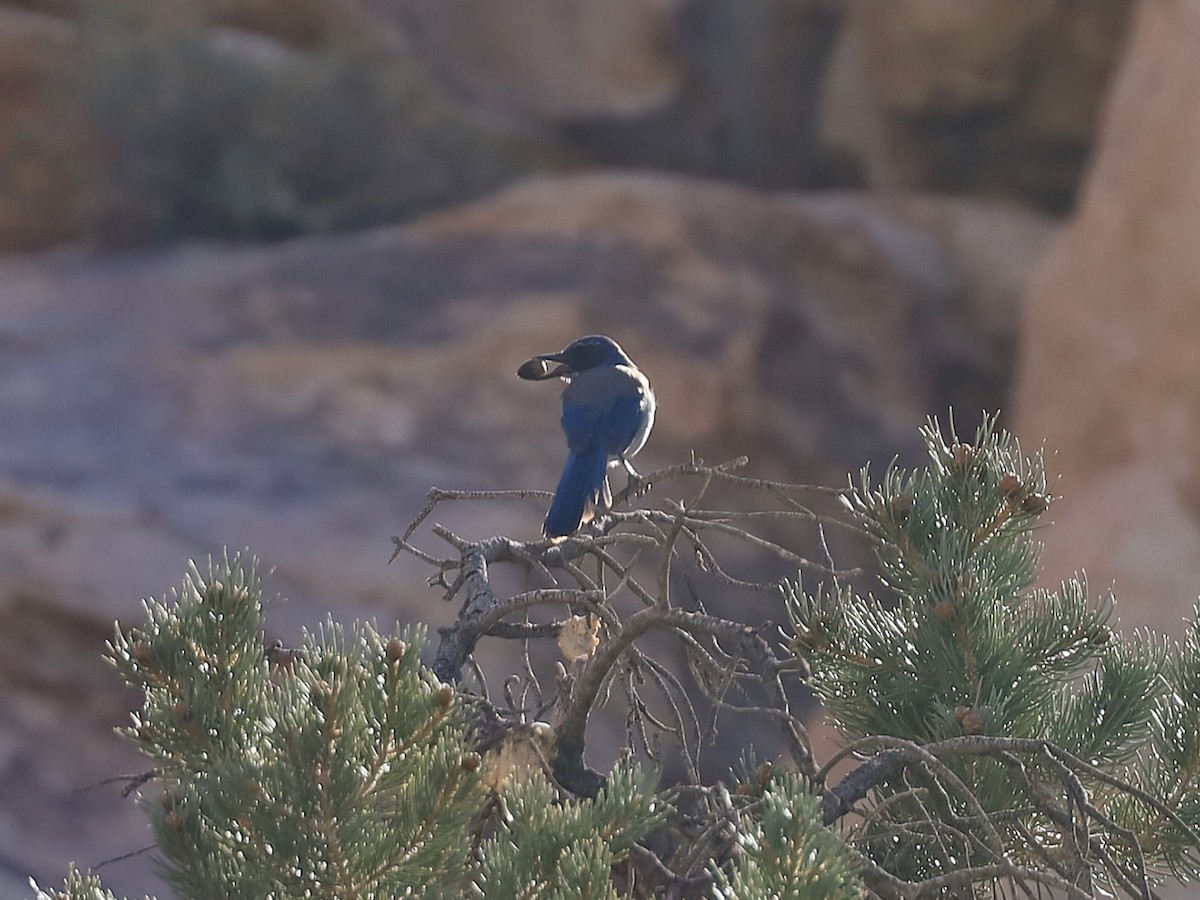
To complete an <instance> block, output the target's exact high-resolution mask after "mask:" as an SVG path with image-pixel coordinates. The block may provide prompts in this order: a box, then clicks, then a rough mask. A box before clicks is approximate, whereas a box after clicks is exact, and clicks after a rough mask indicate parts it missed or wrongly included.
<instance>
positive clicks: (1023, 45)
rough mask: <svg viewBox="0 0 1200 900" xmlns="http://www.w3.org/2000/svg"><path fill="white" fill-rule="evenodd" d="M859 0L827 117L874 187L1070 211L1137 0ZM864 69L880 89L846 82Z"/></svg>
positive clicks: (828, 128) (827, 128)
mask: <svg viewBox="0 0 1200 900" xmlns="http://www.w3.org/2000/svg"><path fill="white" fill-rule="evenodd" d="M849 8H850V11H851V15H850V27H849V28H848V29H847V30H846V33H845V34H844V36H843V38H842V41H841V46H840V48H839V51H838V53H837V54H836V56H835V59H836V60H837V61H838V66H837V67H836V68H835V69H834V70H833V71H834V75H835V76H838V77H834V78H831V79H830V81H829V82H828V86H829V93H828V95H827V98H826V103H825V111H824V124H823V126H822V127H823V131H824V133H826V134H827V135H829V137H830V138H831V139H832V140H833V141H835V143H837V144H838V145H839V146H842V147H845V148H847V149H849V150H850V151H851V152H853V153H854V154H855V155H857V156H858V157H859V158H860V159H861V160H862V161H863V163H864V165H865V168H866V170H867V171H868V173H869V174H870V176H871V178H872V183H873V184H877V185H882V186H896V185H900V186H904V187H909V188H914V187H921V188H927V189H928V188H935V189H940V190H946V189H948V190H954V191H969V192H972V193H978V192H984V193H988V194H1001V195H1005V196H1012V197H1016V198H1019V199H1021V200H1024V201H1032V202H1033V203H1034V204H1036V205H1038V206H1039V207H1042V208H1047V209H1051V210H1063V209H1067V208H1069V206H1070V203H1071V198H1072V197H1073V195H1074V191H1075V188H1076V186H1077V184H1078V181H1079V179H1080V178H1081V176H1082V172H1083V166H1084V163H1085V161H1086V159H1087V154H1088V150H1089V148H1090V147H1091V143H1092V140H1093V135H1094V132H1095V128H1096V123H1097V117H1098V115H1099V110H1100V105H1101V103H1102V100H1103V98H1104V96H1105V93H1106V90H1107V87H1108V83H1109V78H1110V75H1111V72H1112V70H1113V67H1114V66H1115V65H1116V62H1117V60H1118V58H1119V54H1120V51H1121V48H1122V46H1123V43H1124V40H1125V36H1126V34H1127V27H1128V26H1127V22H1128V16H1129V10H1130V9H1131V8H1132V2H1131V0H1094V2H1088V3H1069V2H1063V0H1028V2H1021V3H1012V2H1007V0H964V2H957V0H897V2H891V0H889V2H886V3H879V2H875V0H852V2H851V3H850V5H849ZM858 72H861V73H862V78H864V79H865V81H866V82H867V84H868V86H869V87H870V89H871V97H870V99H867V98H864V97H863V96H862V93H861V91H859V90H858V89H857V87H856V86H855V85H854V84H853V83H849V84H848V83H847V77H846V76H847V73H858ZM864 122H867V123H871V126H872V127H871V128H869V129H867V128H865V127H864Z"/></svg>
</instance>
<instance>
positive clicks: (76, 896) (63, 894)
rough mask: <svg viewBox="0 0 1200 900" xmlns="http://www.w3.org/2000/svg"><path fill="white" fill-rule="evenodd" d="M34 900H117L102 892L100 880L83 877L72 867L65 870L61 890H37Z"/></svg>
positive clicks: (107, 892) (108, 893)
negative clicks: (65, 876)
mask: <svg viewBox="0 0 1200 900" xmlns="http://www.w3.org/2000/svg"><path fill="white" fill-rule="evenodd" d="M34 888H35V889H36V890H37V894H35V895H34V900H117V898H116V896H115V895H114V894H112V893H110V892H109V891H106V890H104V888H103V887H102V886H101V885H100V879H99V878H97V877H96V876H95V875H85V874H84V873H82V872H80V871H79V870H78V869H77V868H75V866H74V865H72V866H71V867H70V869H68V870H67V878H66V880H65V881H64V882H63V886H62V889H61V890H57V889H56V890H52V891H48V890H45V889H44V888H38V887H37V886H36V885H34Z"/></svg>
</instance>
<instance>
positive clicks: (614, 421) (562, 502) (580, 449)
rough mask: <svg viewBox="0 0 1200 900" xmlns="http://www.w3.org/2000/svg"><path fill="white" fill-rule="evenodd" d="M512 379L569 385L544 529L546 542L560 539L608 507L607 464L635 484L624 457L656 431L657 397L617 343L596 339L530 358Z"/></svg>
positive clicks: (593, 337)
mask: <svg viewBox="0 0 1200 900" xmlns="http://www.w3.org/2000/svg"><path fill="white" fill-rule="evenodd" d="M552 364H553V365H552ZM517 375H519V376H520V377H521V378H525V379H527V380H531V381H542V380H544V379H547V378H561V379H563V380H564V381H566V382H567V386H566V387H565V388H564V389H563V393H562V430H563V433H564V434H565V435H566V436H567V448H568V450H569V452H568V454H567V463H566V465H565V466H564V467H563V473H562V477H561V478H560V479H559V480H558V487H557V488H556V489H555V491H554V500H553V501H552V502H551V503H550V511H549V512H547V513H546V521H545V522H544V523H543V525H542V532H543V533H544V534H545V535H546V537H550V538H556V537H563V536H565V535H568V534H572V533H574V532H575V531H577V530H578V529H579V526H580V525H582V524H584V523H585V522H588V521H590V520H591V519H592V518H593V517H594V516H595V515H596V513H597V512H602V511H603V510H606V509H608V508H609V507H611V506H612V492H611V490H610V489H609V486H608V465H609V463H610V462H620V463H621V465H623V466H624V467H625V470H626V471H627V472H629V477H630V478H631V479H636V478H638V474H637V472H635V471H634V468H633V466H632V465H630V463H629V457H631V456H633V455H634V454H635V453H637V452H638V451H639V450H641V449H642V445H643V444H645V443H646V438H647V437H649V435H650V429H651V427H653V425H654V393H653V392H652V391H651V390H650V382H649V381H648V380H647V379H646V376H645V375H643V374H642V373H641V372H640V371H639V370H638V367H637V366H635V365H634V364H633V360H631V359H630V358H629V357H628V356H626V355H625V351H624V350H622V349H621V348H620V347H619V346H618V345H617V342H616V341H614V340H613V339H612V338H607V337H604V336H603V335H599V334H592V335H588V336H587V337H581V338H580V339H579V340H577V341H574V342H573V343H572V344H570V345H569V346H568V347H567V348H566V349H565V350H561V351H560V352H558V353H546V354H544V355H542V356H535V357H534V358H533V359H531V360H529V361H528V362H526V363H524V364H523V365H522V366H521V368H519V369H518V370H517Z"/></svg>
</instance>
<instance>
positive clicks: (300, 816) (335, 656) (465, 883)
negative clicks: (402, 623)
mask: <svg viewBox="0 0 1200 900" xmlns="http://www.w3.org/2000/svg"><path fill="white" fill-rule="evenodd" d="M261 592H262V586H261V583H260V581H259V578H258V575H257V572H256V567H255V565H254V563H253V562H252V561H244V560H243V559H242V558H241V557H238V556H235V557H233V558H232V559H228V558H227V559H225V560H223V561H222V562H221V563H220V564H217V565H214V564H211V563H210V565H209V568H208V570H207V571H206V572H205V573H201V572H200V571H198V570H197V569H195V567H193V569H192V571H191V572H190V573H189V576H188V577H187V578H186V579H185V580H184V582H183V585H182V587H181V588H180V589H179V590H178V591H177V592H176V594H175V595H174V597H173V599H171V600H169V601H162V602H158V601H148V602H146V603H145V604H144V605H145V609H146V621H145V623H144V624H142V625H140V626H137V627H134V628H129V629H127V630H122V629H120V628H118V629H117V631H116V634H115V636H114V638H113V640H112V642H111V644H110V657H111V659H112V661H113V662H114V664H115V665H116V667H117V669H118V670H119V671H120V672H121V674H122V675H123V676H124V678H125V680H126V681H127V682H128V683H129V684H131V685H133V686H136V687H138V688H140V689H141V690H142V691H143V692H144V694H145V701H144V703H143V706H142V708H141V710H140V711H139V712H137V713H136V714H135V715H134V721H133V725H132V726H131V727H130V728H128V729H127V730H126V731H127V734H128V736H129V737H130V738H131V739H132V740H134V741H135V742H136V743H137V745H138V747H139V748H140V749H141V750H142V752H144V753H145V754H146V755H147V756H148V757H149V758H150V759H151V760H152V761H153V762H154V764H155V766H156V773H155V774H156V776H157V781H156V782H155V783H156V784H158V785H161V788H155V789H144V793H143V796H142V804H143V806H144V808H145V810H146V812H147V814H148V815H149V817H150V819H151V822H152V824H153V827H154V832H155V837H156V840H157V845H158V850H159V852H160V853H161V855H162V856H163V858H164V861H165V864H166V865H165V868H166V872H167V875H168V878H169V879H170V881H171V882H172V884H173V885H174V886H175V887H176V889H177V890H178V891H179V893H180V895H181V896H184V897H189V898H209V897H212V898H217V897H227V896H229V895H230V886H231V885H236V886H237V895H238V896H247V897H261V898H293V897H296V898H298V897H369V896H378V897H402V896H422V897H439V896H443V897H463V896H468V895H473V896H487V897H508V896H512V897H517V896H521V897H580V898H585V897H610V896H615V893H614V889H613V887H612V883H611V868H612V866H613V865H614V864H615V863H616V862H618V861H619V860H621V859H622V858H624V857H625V856H626V854H627V853H628V852H629V848H630V847H631V846H632V845H633V843H634V842H635V841H637V840H638V839H640V838H641V837H642V836H643V835H644V834H645V833H646V832H647V831H648V830H649V829H651V828H653V827H654V826H656V825H657V824H659V823H660V822H661V821H662V820H663V818H664V815H665V812H666V806H665V804H664V803H663V802H662V800H660V799H659V798H658V797H657V795H656V793H655V792H654V791H653V790H652V789H650V788H648V787H647V786H646V785H645V784H644V783H643V779H642V778H641V776H640V775H639V773H638V771H637V770H636V769H635V768H633V767H632V766H624V765H623V766H618V767H617V769H616V771H615V772H614V773H613V775H612V777H611V778H610V779H609V782H608V785H607V787H606V788H605V790H603V791H602V792H601V793H600V794H599V796H598V797H596V798H595V799H593V800H582V801H577V800H569V799H564V798H562V797H561V796H560V795H559V793H558V792H557V791H556V790H555V789H553V788H552V787H551V786H550V785H549V784H548V782H547V781H546V780H545V778H544V777H543V776H542V774H541V772H540V770H538V769H536V768H534V769H520V770H517V771H516V772H512V773H510V774H509V775H508V778H507V782H506V783H504V784H500V785H497V787H498V788H499V790H500V793H498V794H497V793H492V792H489V791H488V790H486V789H485V786H484V781H483V779H482V778H481V776H480V773H481V771H482V767H483V765H484V763H483V761H482V760H481V759H480V757H479V756H478V754H476V753H475V752H474V751H473V749H472V746H473V738H472V736H471V734H470V731H469V729H468V727H467V725H466V722H465V718H464V716H463V713H462V708H461V707H460V706H459V703H458V695H457V694H456V692H455V691H454V690H453V689H452V688H450V687H449V686H447V685H442V684H439V683H438V682H437V680H436V679H435V678H434V677H433V676H432V675H431V673H429V671H428V670H427V669H425V668H424V667H423V666H422V665H421V662H420V648H421V643H422V640H423V635H422V633H421V632H420V631H419V630H417V629H410V630H408V631H406V632H404V633H403V634H401V635H399V636H388V635H385V634H382V633H380V632H379V631H378V630H376V629H375V628H374V627H373V626H371V625H362V626H360V627H357V628H355V629H353V630H352V631H350V632H347V631H346V630H344V629H343V628H341V627H340V626H338V625H335V624H333V623H332V622H330V623H327V624H326V625H325V626H324V627H323V628H322V629H320V630H319V631H318V632H317V633H316V634H312V635H308V636H307V637H306V639H305V641H304V645H303V647H302V648H299V649H296V650H285V649H283V648H282V647H280V646H278V645H272V646H269V647H268V646H264V638H263V606H262V601H261ZM519 775H520V776H524V780H521V778H519V777H518V776H519ZM501 813H502V814H501ZM98 885H99V882H98V881H94V880H88V878H85V877H84V876H80V875H79V874H78V873H76V872H74V870H72V873H71V875H70V876H69V878H68V882H67V887H66V894H65V896H66V897H69V898H71V900H75V898H83V897H95V898H100V897H102V896H104V895H102V894H97V893H95V892H94V891H95V890H99V887H98Z"/></svg>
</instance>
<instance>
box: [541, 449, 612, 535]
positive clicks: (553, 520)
mask: <svg viewBox="0 0 1200 900" xmlns="http://www.w3.org/2000/svg"><path fill="white" fill-rule="evenodd" d="M607 467H608V453H607V452H606V451H605V449H604V448H603V447H589V448H588V449H587V450H584V451H583V452H581V453H576V452H575V451H574V450H572V451H571V452H570V454H569V455H568V456H567V464H566V465H565V466H564V467H563V473H562V477H561V478H560V479H559V480H558V487H557V488H555V490H554V500H553V502H551V504H550V511H549V512H547V513H546V521H545V522H544V523H543V524H542V531H543V533H544V534H545V535H546V537H562V536H563V535H568V534H571V533H572V532H574V531H575V530H576V529H578V528H579V526H580V525H581V524H582V522H583V514H584V512H585V511H586V509H587V505H588V501H589V500H590V501H591V502H592V503H595V502H596V498H597V497H598V496H599V495H600V494H601V493H602V492H603V488H604V478H605V470H606V469H607Z"/></svg>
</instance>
